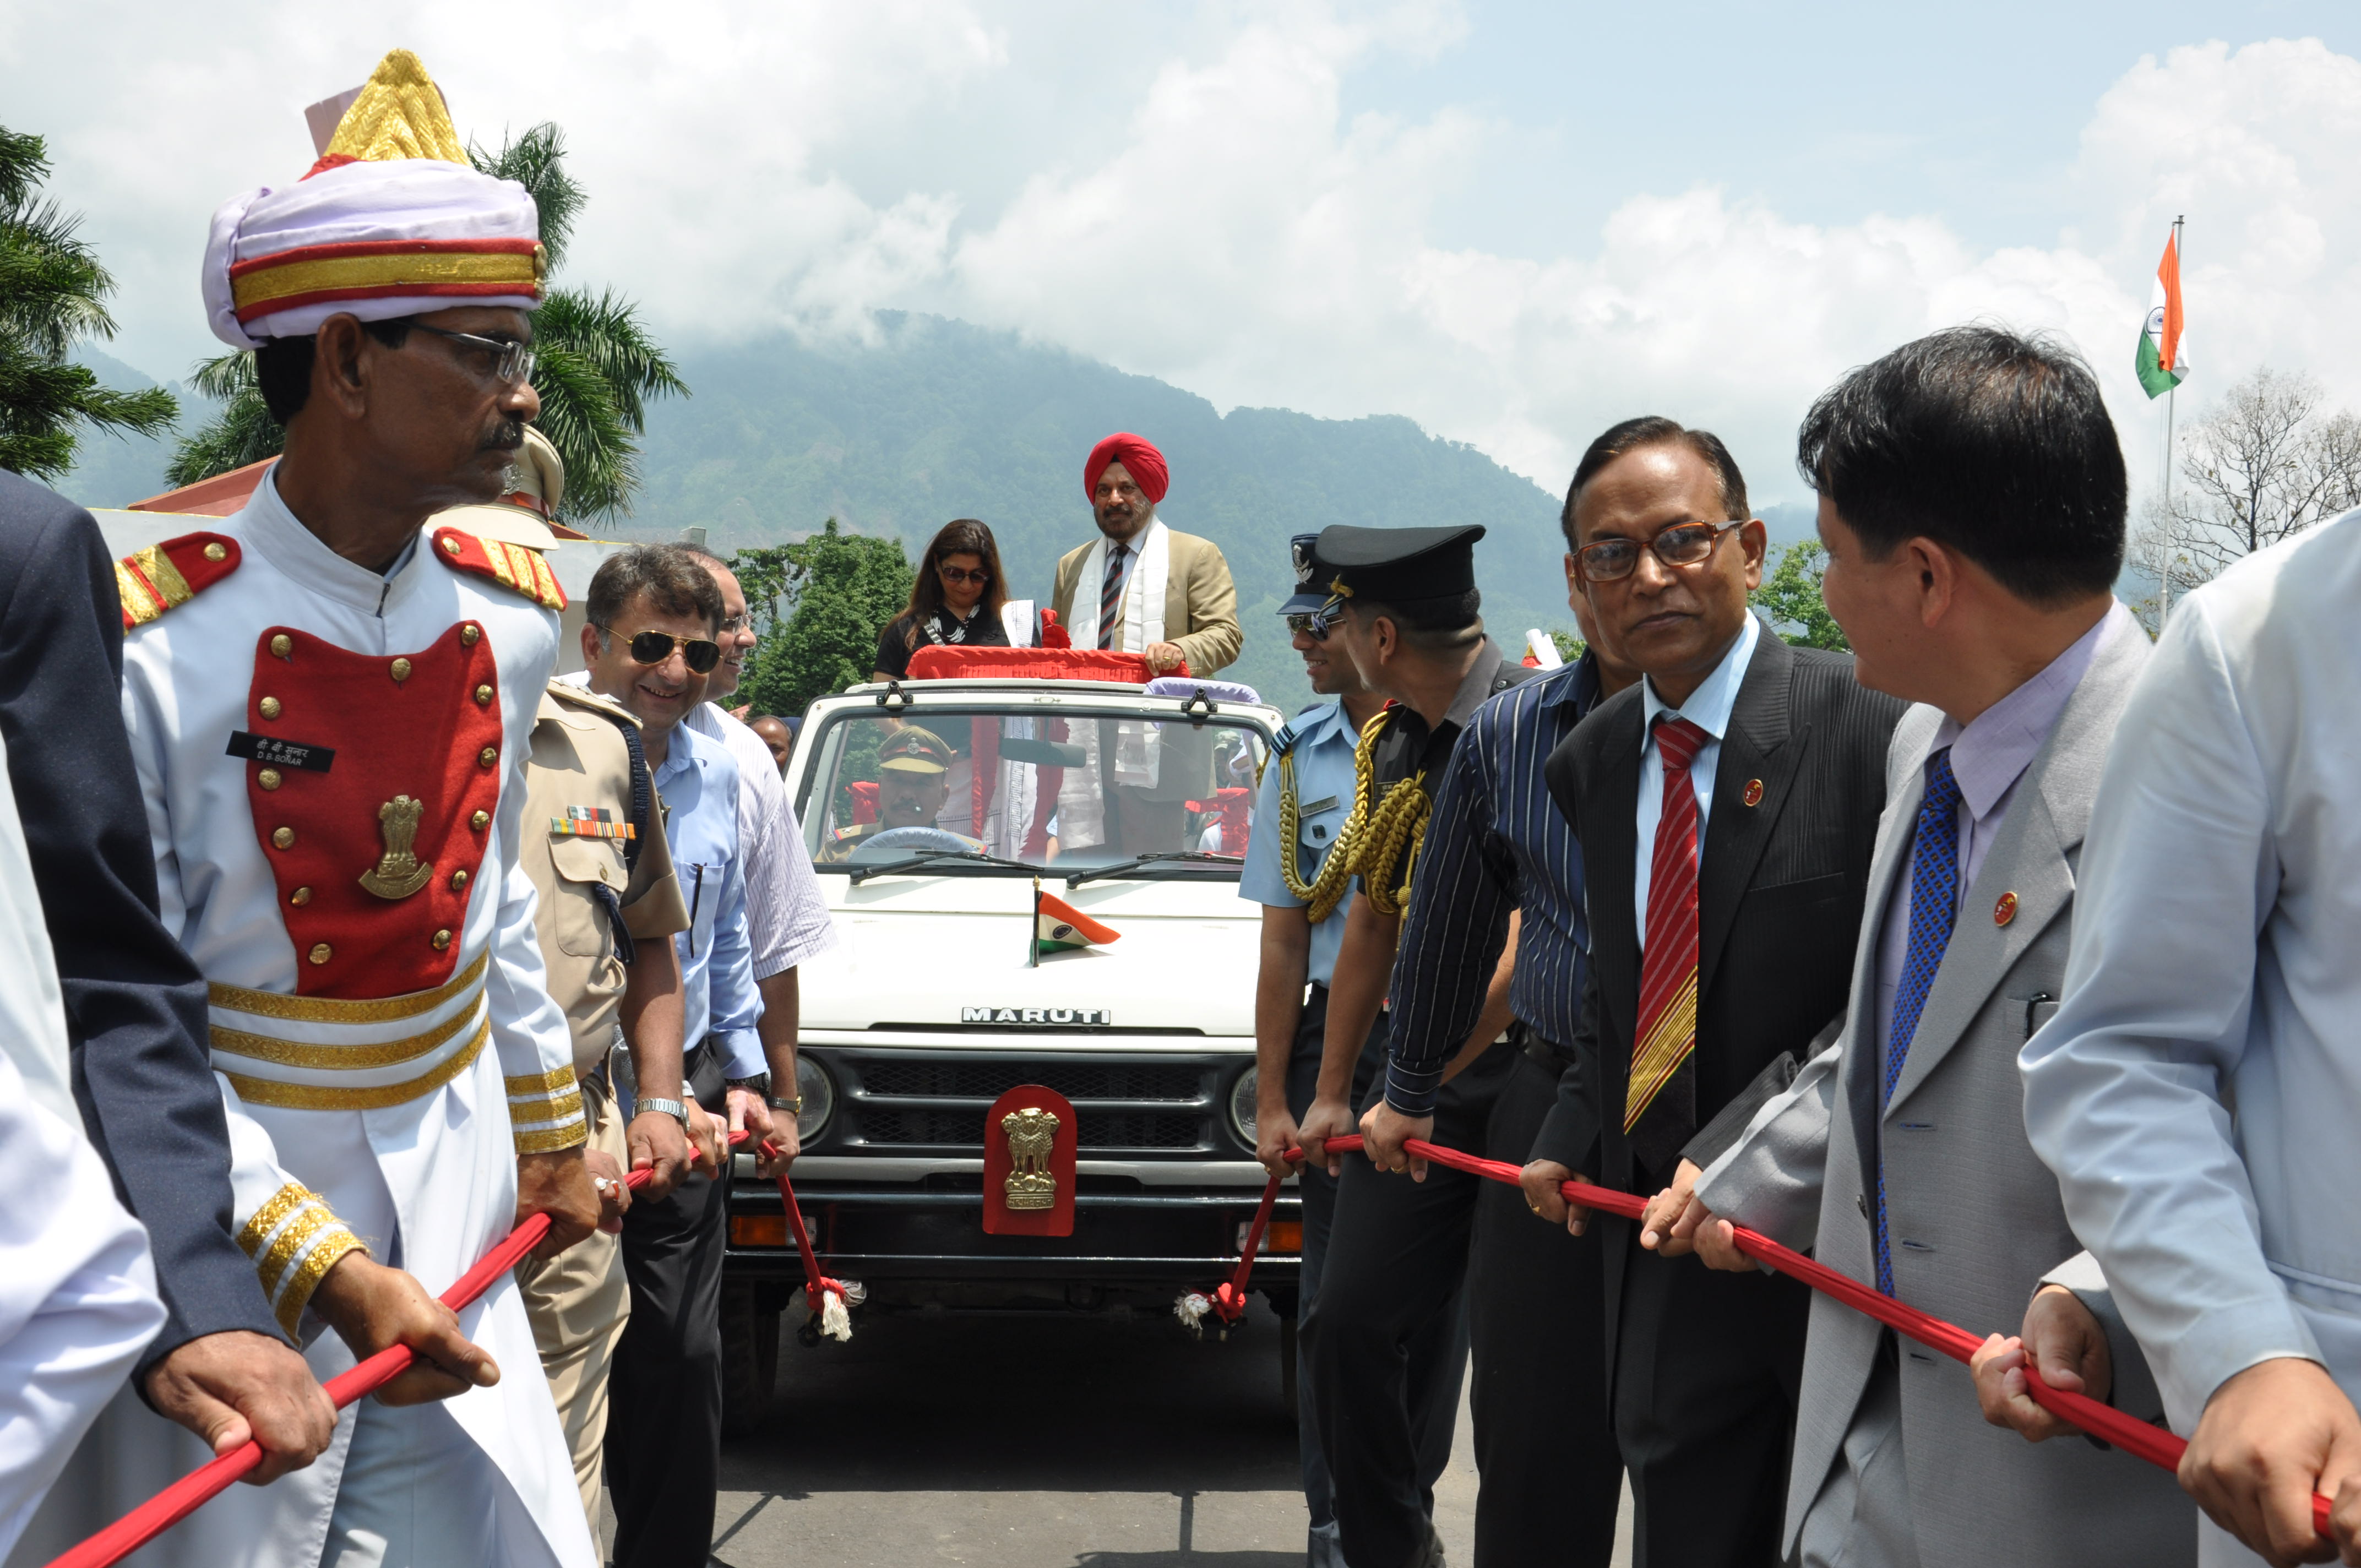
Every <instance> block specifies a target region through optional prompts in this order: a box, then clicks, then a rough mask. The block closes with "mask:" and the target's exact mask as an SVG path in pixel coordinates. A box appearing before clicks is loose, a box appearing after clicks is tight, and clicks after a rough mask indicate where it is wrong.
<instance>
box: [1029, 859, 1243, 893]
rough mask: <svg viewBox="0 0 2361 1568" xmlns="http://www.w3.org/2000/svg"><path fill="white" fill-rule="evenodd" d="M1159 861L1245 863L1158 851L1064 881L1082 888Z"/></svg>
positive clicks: (1068, 884) (1069, 885)
mask: <svg viewBox="0 0 2361 1568" xmlns="http://www.w3.org/2000/svg"><path fill="white" fill-rule="evenodd" d="M1157 861H1195V862H1199V863H1202V862H1204V861H1218V862H1220V863H1221V864H1223V865H1225V866H1237V865H1243V864H1244V863H1245V861H1244V860H1243V859H1242V858H1241V857H1239V856H1237V855H1220V854H1215V853H1214V852H1213V850H1158V851H1156V852H1155V853H1154V854H1152V855H1134V856H1133V857H1132V858H1131V859H1129V860H1127V861H1115V864H1113V865H1111V866H1093V867H1092V868H1091V869H1090V870H1088V871H1086V872H1075V873H1074V874H1073V875H1071V876H1070V877H1068V878H1067V879H1066V886H1067V888H1068V889H1069V890H1071V889H1073V888H1077V887H1080V886H1082V883H1086V882H1096V881H1097V880H1098V879H1099V878H1101V877H1110V876H1127V875H1129V874H1130V873H1131V872H1136V871H1137V870H1138V869H1139V868H1140V867H1142V866H1147V865H1153V864H1155V863H1156V862H1157Z"/></svg>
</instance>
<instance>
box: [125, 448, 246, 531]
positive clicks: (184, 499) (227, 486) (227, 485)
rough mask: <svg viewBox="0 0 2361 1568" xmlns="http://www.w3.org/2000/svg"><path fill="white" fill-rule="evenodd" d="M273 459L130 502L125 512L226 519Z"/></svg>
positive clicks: (239, 505) (244, 499)
mask: <svg viewBox="0 0 2361 1568" xmlns="http://www.w3.org/2000/svg"><path fill="white" fill-rule="evenodd" d="M277 461H279V459H277V458H276V457H266V458H264V459H263V460H262V461H261V462H259V463H248V464H247V466H245V467H243V468H232V469H231V470H230V471H229V472H228V473H226V474H215V475H214V477H212V478H210V479H199V480H198V481H197V482H196V483H195V484H193V485H182V486H181V488H179V489H177V490H166V491H165V492H164V493H163V494H162V495H160V496H149V497H148V499H146V500H144V501H133V502H132V503H131V504H130V505H129V506H128V507H126V508H125V509H124V510H126V511H171V512H186V513H188V514H189V515H190V516H192V517H227V516H228V515H229V514H230V513H232V512H234V511H236V510H238V509H239V508H240V507H242V506H244V505H246V501H247V497H248V496H251V495H253V494H254V488H255V487H256V486H257V485H259V484H261V483H262V476H263V474H264V473H265V472H266V471H268V470H269V467H270V466H271V465H272V464H273V463H276V462H277Z"/></svg>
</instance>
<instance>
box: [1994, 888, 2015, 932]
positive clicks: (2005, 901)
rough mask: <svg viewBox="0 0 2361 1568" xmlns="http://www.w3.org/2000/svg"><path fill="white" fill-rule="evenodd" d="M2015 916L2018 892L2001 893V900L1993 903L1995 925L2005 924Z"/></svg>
mask: <svg viewBox="0 0 2361 1568" xmlns="http://www.w3.org/2000/svg"><path fill="white" fill-rule="evenodd" d="M2015 918H2016V894H2013V893H2004V894H2001V895H2000V902H1999V903H1998V904H1995V905H1993V925H1995V926H2005V925H2007V924H2008V923H2009V922H2010V921H2012V920H2014V919H2015Z"/></svg>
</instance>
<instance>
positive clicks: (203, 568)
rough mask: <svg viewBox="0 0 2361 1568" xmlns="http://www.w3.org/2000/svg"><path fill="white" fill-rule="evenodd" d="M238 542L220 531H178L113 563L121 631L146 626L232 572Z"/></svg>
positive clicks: (234, 569)
mask: <svg viewBox="0 0 2361 1568" xmlns="http://www.w3.org/2000/svg"><path fill="white" fill-rule="evenodd" d="M237 562H238V548H237V541H236V540H235V539H232V538H230V537H229V536H228V535H227V534H225V533H183V534H182V535H181V537H179V538H178V539H167V540H166V541H164V543H161V544H150V545H149V546H148V548H146V549H145V550H134V551H133V552H132V553H131V554H128V555H126V556H125V557H124V558H123V559H122V560H120V561H117V562H116V563H115V593H116V595H117V596H118V597H120V598H122V600H123V630H126V631H128V630H131V629H132V628H133V627H135V626H145V625H147V624H148V622H149V621H151V620H155V619H156V618H157V617H158V616H159V615H162V614H163V613H164V612H165V611H166V610H168V609H174V608H176V607H178V606H181V605H184V604H186V603H188V602H189V601H190V600H191V599H192V598H196V597H197V595H199V594H201V593H203V592H204V591H205V590H206V589H207V588H209V587H213V586H214V584H215V583H218V582H220V581H221V580H222V579H223V578H224V577H226V576H229V575H230V574H231V573H232V572H235V571H236V570H237Z"/></svg>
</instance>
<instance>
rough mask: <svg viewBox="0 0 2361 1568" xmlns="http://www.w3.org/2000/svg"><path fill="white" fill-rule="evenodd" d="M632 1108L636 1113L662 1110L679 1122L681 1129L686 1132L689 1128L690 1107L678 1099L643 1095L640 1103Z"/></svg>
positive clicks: (661, 1111)
mask: <svg viewBox="0 0 2361 1568" xmlns="http://www.w3.org/2000/svg"><path fill="white" fill-rule="evenodd" d="M632 1109H633V1112H634V1113H639V1112H643V1111H655V1112H660V1113H663V1114H664V1115H666V1116H669V1117H671V1118H672V1119H673V1120H674V1121H675V1122H678V1123H679V1124H680V1126H681V1131H683V1132H686V1131H687V1130H688V1107H687V1106H686V1105H684V1104H682V1103H681V1102H679V1101H677V1100H657V1099H653V1098H647V1097H642V1099H641V1101H640V1102H639V1103H638V1104H637V1105H636V1106H634V1107H633V1108H632Z"/></svg>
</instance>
